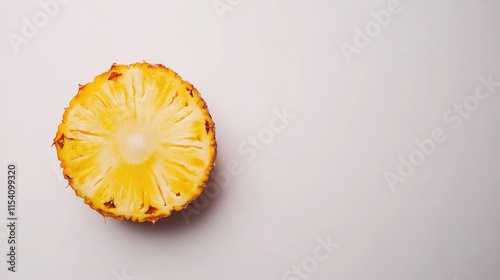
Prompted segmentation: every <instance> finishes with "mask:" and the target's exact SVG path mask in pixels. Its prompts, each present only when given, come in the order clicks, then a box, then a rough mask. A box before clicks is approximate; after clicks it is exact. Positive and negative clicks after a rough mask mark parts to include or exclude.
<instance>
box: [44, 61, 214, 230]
mask: <svg viewBox="0 0 500 280" xmlns="http://www.w3.org/2000/svg"><path fill="white" fill-rule="evenodd" d="M54 144H55V146H56V149H57V155H58V158H59V160H60V161H61V167H62V168H63V174H64V176H65V178H66V179H68V182H69V185H70V186H71V187H72V188H73V189H74V190H75V192H76V195H78V196H80V197H82V198H84V201H85V203H87V204H88V205H89V206H90V207H91V208H93V209H95V210H97V211H98V212H99V213H101V214H102V215H103V216H104V217H114V218H116V219H119V220H123V219H127V220H128V219H130V220H132V221H137V222H143V221H152V222H156V221H157V220H158V219H160V218H163V217H167V216H169V215H170V214H171V213H172V211H174V210H176V211H178V210H181V209H183V208H185V207H186V206H187V205H188V204H189V203H190V202H191V201H192V200H193V199H195V198H196V197H197V196H199V195H200V194H201V192H202V191H203V187H204V186H205V184H206V182H207V180H208V177H209V174H210V171H211V169H212V167H213V166H214V162H215V157H216V141H215V131H214V122H213V121H212V118H211V116H210V113H209V112H208V109H207V107H206V104H205V102H204V100H203V99H202V98H201V97H200V95H199V93H198V91H197V90H196V89H195V88H194V87H193V86H192V85H191V84H190V83H188V82H185V81H183V80H182V79H181V78H180V77H179V76H178V75H177V74H176V73H175V72H174V71H172V70H170V69H168V68H165V67H164V66H162V65H152V64H148V63H136V64H132V65H116V64H114V65H113V66H112V67H111V69H110V70H109V71H107V72H105V73H103V74H101V75H99V76H97V77H96V78H95V79H94V81H93V82H91V83H88V84H86V85H84V86H80V89H79V92H78V94H77V95H76V96H75V97H74V98H73V100H72V101H71V102H70V106H69V107H68V108H67V109H66V111H65V113H64V115H63V121H62V123H61V124H60V125H59V127H58V131H57V135H56V137H55V139H54Z"/></svg>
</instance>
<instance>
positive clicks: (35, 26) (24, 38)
mask: <svg viewBox="0 0 500 280" xmlns="http://www.w3.org/2000/svg"><path fill="white" fill-rule="evenodd" d="M69 2H70V0H40V1H39V2H38V5H39V6H40V9H39V10H38V11H36V12H35V13H34V14H33V15H32V16H31V17H30V18H27V17H22V18H21V22H22V26H21V30H20V31H19V33H15V32H9V34H7V37H8V38H9V42H10V44H11V46H12V49H14V52H16V53H18V52H19V47H20V46H21V45H22V44H27V43H29V41H30V39H33V38H35V37H36V35H38V33H39V32H40V29H42V28H44V27H45V26H46V25H47V24H48V23H49V19H50V18H53V17H55V16H56V15H57V14H58V13H59V11H60V9H61V6H60V5H65V4H68V3H69Z"/></svg>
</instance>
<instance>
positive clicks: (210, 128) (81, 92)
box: [53, 62, 217, 223]
mask: <svg viewBox="0 0 500 280" xmlns="http://www.w3.org/2000/svg"><path fill="white" fill-rule="evenodd" d="M131 68H138V69H157V70H161V71H165V72H166V73H168V75H171V76H172V78H174V79H175V80H176V81H177V82H178V83H180V84H181V85H182V89H181V90H185V91H186V92H189V93H190V95H191V97H192V98H193V99H194V100H195V102H196V104H198V107H199V108H200V110H201V111H202V113H203V115H204V117H205V122H206V132H207V134H208V135H210V137H211V142H210V151H209V153H210V154H211V155H212V156H211V157H210V161H209V163H208V164H207V165H206V168H205V170H204V173H203V177H202V179H201V180H200V181H199V183H198V185H197V187H196V188H194V189H193V190H192V193H190V194H189V199H188V200H187V201H186V202H185V203H183V204H179V205H174V206H173V207H172V209H170V211H160V212H155V213H144V214H140V215H138V214H137V213H125V214H118V213H115V212H114V211H113V208H111V209H110V208H109V207H107V206H106V205H105V203H106V201H96V200H95V199H92V198H89V197H87V196H86V195H85V194H84V193H83V192H81V191H80V189H79V188H78V187H77V186H76V185H75V184H74V181H73V178H72V177H71V175H72V174H71V171H70V170H69V166H70V165H71V164H70V162H67V161H66V160H65V157H64V153H65V152H66V151H64V140H65V133H67V127H66V121H67V120H68V118H69V113H70V109H71V108H73V107H74V106H76V105H78V104H80V100H81V99H83V98H85V96H86V95H88V94H92V92H91V91H89V90H88V88H89V87H92V86H93V85H99V84H102V83H104V82H106V81H109V80H110V79H111V80H112V79H115V78H116V77H114V76H116V74H120V73H121V72H123V71H126V70H128V69H131ZM61 143H62V144H61ZM53 144H54V146H55V147H56V150H57V157H58V159H59V160H60V161H61V164H60V166H61V168H62V170H63V171H62V173H63V176H64V178H65V179H66V180H67V181H68V185H69V186H71V187H72V189H73V190H74V191H75V194H76V195H77V196H79V197H81V198H83V200H84V202H85V203H86V204H87V205H88V206H90V208H92V209H94V210H95V211H97V212H99V213H100V214H101V215H102V216H103V217H105V218H108V217H110V218H115V219H117V220H131V221H133V222H148V221H149V222H153V223H155V222H156V221H158V220H159V219H162V218H166V217H168V216H170V215H171V214H172V212H173V211H180V210H182V209H184V208H185V207H187V206H188V205H189V204H190V203H191V202H192V201H193V200H195V199H196V198H197V197H198V196H199V195H200V194H201V193H202V192H203V189H204V187H205V185H206V183H207V182H208V180H209V176H210V173H211V171H212V169H213V167H214V166H215V161H216V157H217V141H216V138H215V123H214V121H213V119H212V116H211V114H210V112H209V110H208V107H207V105H206V102H205V100H204V99H203V98H202V97H201V95H200V94H199V92H198V90H197V89H196V88H195V87H194V86H193V85H192V84H191V83H189V82H187V81H184V80H183V79H182V78H181V77H180V76H179V75H178V74H177V73H176V72H175V71H173V70H171V69H170V68H167V67H165V66H164V65H162V64H149V63H147V62H143V63H134V64H130V65H119V64H113V65H112V66H111V68H110V69H109V70H108V71H106V72H104V73H102V74H100V75H98V76H96V77H95V79H94V81H92V82H89V83H87V84H85V85H80V86H79V89H78V93H77V94H76V95H75V96H74V98H73V99H72V100H71V102H70V104H69V107H68V108H66V110H65V112H64V114H63V118H62V122H61V124H59V126H58V130H57V133H56V136H55V138H54V139H53Z"/></svg>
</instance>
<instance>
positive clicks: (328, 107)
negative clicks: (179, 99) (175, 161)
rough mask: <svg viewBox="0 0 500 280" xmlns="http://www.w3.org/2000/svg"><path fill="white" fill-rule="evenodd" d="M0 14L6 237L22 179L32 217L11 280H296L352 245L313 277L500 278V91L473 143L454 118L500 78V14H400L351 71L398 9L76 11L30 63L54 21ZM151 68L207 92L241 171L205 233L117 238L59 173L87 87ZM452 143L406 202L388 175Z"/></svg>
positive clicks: (454, 5) (0, 230)
mask: <svg viewBox="0 0 500 280" xmlns="http://www.w3.org/2000/svg"><path fill="white" fill-rule="evenodd" d="M0 2H1V8H0V18H1V24H0V35H1V36H0V51H1V53H0V59H1V60H0V61H1V65H2V67H1V70H0V77H1V82H0V135H1V136H0V170H2V171H1V172H0V174H1V175H0V181H1V182H0V185H1V186H2V187H1V188H0V190H1V193H0V213H1V214H0V225H2V224H4V223H5V224H6V223H7V221H6V216H7V211H6V209H7V206H6V203H7V198H6V196H7V193H6V186H7V177H6V176H7V174H6V173H7V172H6V170H7V163H9V162H16V163H17V164H18V194H17V200H18V209H17V214H18V217H19V221H18V233H17V238H18V252H17V254H18V264H17V270H18V272H16V273H11V272H9V271H7V264H6V263H5V262H4V261H2V262H0V279H2V280H3V279H6V280H11V279H23V280H28V279H75V280H79V279H92V280H111V279H114V280H122V279H126V280H130V279H136V280H153V279H176V280H182V279H263V280H264V279H276V280H280V279H294V280H297V279H301V278H300V277H299V276H293V275H292V274H288V275H284V274H285V273H286V271H287V270H289V269H292V266H294V265H297V266H300V267H302V264H303V262H304V261H305V262H306V263H308V262H311V258H313V257H314V250H315V248H316V247H317V246H318V244H319V243H318V241H317V239H318V238H323V239H326V238H330V239H331V240H332V241H333V242H336V243H338V244H339V245H340V246H339V247H338V248H336V249H335V250H334V251H333V253H331V254H330V255H328V258H327V259H326V260H324V261H320V262H319V263H318V264H317V266H316V267H313V269H312V268H311V267H308V269H309V270H310V271H311V272H308V273H307V275H305V276H304V275H303V276H302V278H303V279H319V280H322V279H323V280H324V279H353V280H372V279H375V280H391V279H394V280H396V279H405V280H421V279H426V280H445V279H448V280H450V279H451V280H466V279H471V280H472V279H480V280H490V279H491V280H495V279H499V278H498V277H500V266H499V264H500V241H499V236H500V203H499V199H500V172H499V167H500V146H499V144H498V143H499V142H500V127H499V126H498V120H499V118H500V110H499V109H500V87H496V88H495V89H496V91H495V92H494V93H493V94H491V96H490V97H489V98H487V99H485V100H482V101H480V102H479V104H478V105H477V108H475V109H474V111H473V112H470V113H469V115H468V116H467V117H466V118H465V117H463V118H462V117H461V118H462V123H461V125H460V126H459V127H458V128H456V129H453V125H454V124H455V122H449V121H448V122H447V121H446V120H445V119H444V118H443V114H445V113H446V112H447V111H448V110H449V109H451V110H453V106H454V104H462V102H463V101H464V99H466V98H469V99H470V100H472V99H471V98H472V97H471V96H473V95H474V92H475V90H476V87H477V86H478V85H480V82H479V77H485V78H487V77H488V76H489V75H492V79H493V80H495V81H500V17H498V11H499V9H500V2H499V1H496V0H482V1H461V0H460V1H459V0H455V1H445V0H443V1H430V0H418V1H417V0H413V1H411V0H401V1H400V8H399V11H400V12H399V13H397V14H392V16H391V20H390V21H389V22H388V23H387V24H385V25H386V26H381V25H380V24H379V25H377V26H379V27H380V30H377V28H376V26H375V27H373V26H372V27H371V28H374V29H372V30H371V31H372V32H374V33H372V35H374V36H373V38H370V39H369V42H368V43H366V42H365V45H363V47H362V48H357V50H356V52H355V53H352V54H351V55H350V56H348V57H347V56H346V55H345V54H344V52H343V51H342V49H341V46H342V45H343V46H345V45H347V44H348V45H352V46H353V47H356V46H355V43H356V42H355V36H356V32H357V28H359V29H360V30H364V29H365V27H366V25H370V24H372V25H373V23H370V22H374V16H373V12H375V13H378V12H379V11H381V10H383V9H387V7H388V4H389V2H390V1H386V0H376V1H349V0H342V1H326V0H324V1H322V0H309V1H304V0H302V1H299V0H276V1H264V0H252V1H249V0H242V1H235V0H233V1H228V0H221V1H213V0H189V1H181V0H175V1H174V0H162V1H160V0H150V1H118V0H113V1H97V0H92V1H90V0H87V1H76V0H73V1H67V2H68V3H66V4H62V3H61V4H58V7H59V10H58V11H57V12H54V13H53V15H52V16H49V17H48V20H47V22H45V23H43V22H42V23H43V24H44V25H43V26H42V27H40V28H38V30H37V31H36V32H35V33H34V34H31V35H30V36H32V38H25V40H24V41H23V43H20V44H19V45H18V46H16V44H12V42H11V40H12V38H13V36H16V35H17V36H23V35H22V30H23V26H24V25H26V21H25V20H24V19H23V18H26V20H28V21H30V22H33V16H35V17H36V16H39V17H40V18H37V20H39V21H40V20H42V21H43V19H44V18H43V15H41V14H40V12H43V11H44V10H43V9H42V7H41V6H40V4H39V2H38V1H27V0H24V1H7V0H3V1H0ZM214 5H215V6H214ZM224 5H226V6H224ZM216 7H219V9H224V7H225V9H226V10H219V13H218V10H217V9H216ZM228 7H229V8H228ZM221 11H222V12H221ZM363 32H364V31H363ZM13 34H15V35H13ZM358 36H360V35H358ZM18 39H19V38H18ZM359 40H360V39H359V38H358V41H359ZM359 43H360V42H358V45H359ZM16 48H17V49H18V52H16ZM348 60H349V61H348ZM140 61H147V62H150V63H162V64H164V65H166V66H168V67H170V68H172V69H174V70H175V71H176V72H178V73H179V74H180V75H181V76H182V77H183V78H184V79H185V80H188V81H190V82H191V83H193V84H194V85H195V86H196V87H197V88H198V90H199V91H200V93H201V94H202V96H203V98H204V99H205V100H206V102H207V104H208V106H209V108H210V111H211V114H212V116H213V119H214V121H215V123H216V132H217V140H218V144H219V146H218V158H217V168H216V170H215V172H218V173H219V174H220V173H221V172H223V171H224V170H225V166H226V165H227V163H228V162H234V161H236V162H238V163H239V166H240V167H241V172H240V173H239V174H238V175H236V176H231V177H230V182H229V183H228V184H227V185H226V186H225V187H224V188H223V189H222V190H220V193H219V194H218V195H216V196H215V197H214V198H211V199H210V200H209V204H208V206H206V208H204V209H201V210H199V213H198V215H192V216H190V217H189V220H186V219H185V218H184V216H183V215H181V214H176V215H173V216H172V217H169V218H168V219H165V220H161V221H159V222H158V223H156V224H155V225H154V226H152V225H151V224H150V223H144V224H135V223H132V222H125V221H116V220H113V219H108V220H107V221H106V223H104V220H103V218H102V217H101V216H100V215H99V214H98V213H97V212H95V211H93V210H91V209H90V208H89V207H88V206H87V205H85V204H84V202H83V200H82V199H80V198H78V197H76V196H75V194H74V192H73V190H72V189H71V188H69V187H68V188H66V183H65V182H64V180H62V178H61V174H60V170H58V169H57V164H58V162H57V157H56V151H55V149H54V148H53V147H51V144H52V140H53V138H54V136H55V133H56V131H57V125H58V124H59V123H60V121H61V119H62V114H63V112H64V109H65V108H66V107H67V106H68V104H69V101H70V100H71V98H72V97H73V96H74V95H75V94H76V92H77V89H78V84H85V83H87V82H90V81H91V80H92V79H93V77H94V76H96V75H98V74H100V73H102V72H104V71H107V70H108V69H109V67H110V66H111V64H112V63H114V62H116V63H122V64H128V63H133V62H140ZM470 102H473V101H470ZM471 104H472V105H474V104H473V103H471ZM285 108H286V111H287V112H288V113H289V114H292V115H294V118H293V119H292V120H290V122H289V124H288V125H286V126H285V128H284V129H283V130H281V131H275V132H273V137H272V139H271V140H269V141H268V143H266V144H265V147H264V148H263V149H261V150H255V151H256V154H255V157H254V158H252V159H251V160H248V158H249V156H248V155H247V154H243V153H242V152H241V151H239V149H238V147H239V146H240V145H247V144H248V139H249V137H258V136H259V134H262V133H263V132H262V131H267V130H266V129H267V128H269V122H270V120H271V119H272V118H273V116H274V114H275V113H273V111H275V110H278V111H283V110H284V109H285ZM452 115H453V116H455V117H456V116H457V114H455V113H453V114H452ZM436 128H440V129H442V130H443V131H444V133H445V134H446V136H447V139H446V141H445V142H444V143H441V144H437V145H436V148H435V149H434V151H433V152H432V153H431V154H430V155H429V156H427V157H426V158H425V161H424V162H423V163H422V164H421V165H420V166H418V167H416V168H415V170H414V172H413V173H412V174H411V175H409V176H407V178H404V182H399V183H397V184H396V185H395V187H394V188H391V187H390V184H389V183H388V182H387V180H386V178H385V175H384V174H386V172H391V173H393V174H396V175H398V174H399V173H398V165H399V164H400V158H399V157H400V156H401V157H402V158H403V159H408V157H409V155H410V154H411V153H412V152H414V151H415V150H417V149H418V148H417V146H416V144H415V140H417V139H418V140H422V139H426V138H429V137H431V136H432V132H433V130H434V129H436ZM266 139H267V138H266ZM4 217H5V218H4ZM187 221H188V222H187ZM6 236H7V228H6V226H0V241H1V243H0V252H1V255H2V256H4V257H0V260H3V259H6V254H7V243H6V239H5V238H6ZM308 265H311V264H308ZM123 275H126V277H125V276H123ZM306 276H307V278H306ZM127 277H128V278H127ZM287 277H288V278H287ZM292 277H296V278H292Z"/></svg>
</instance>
